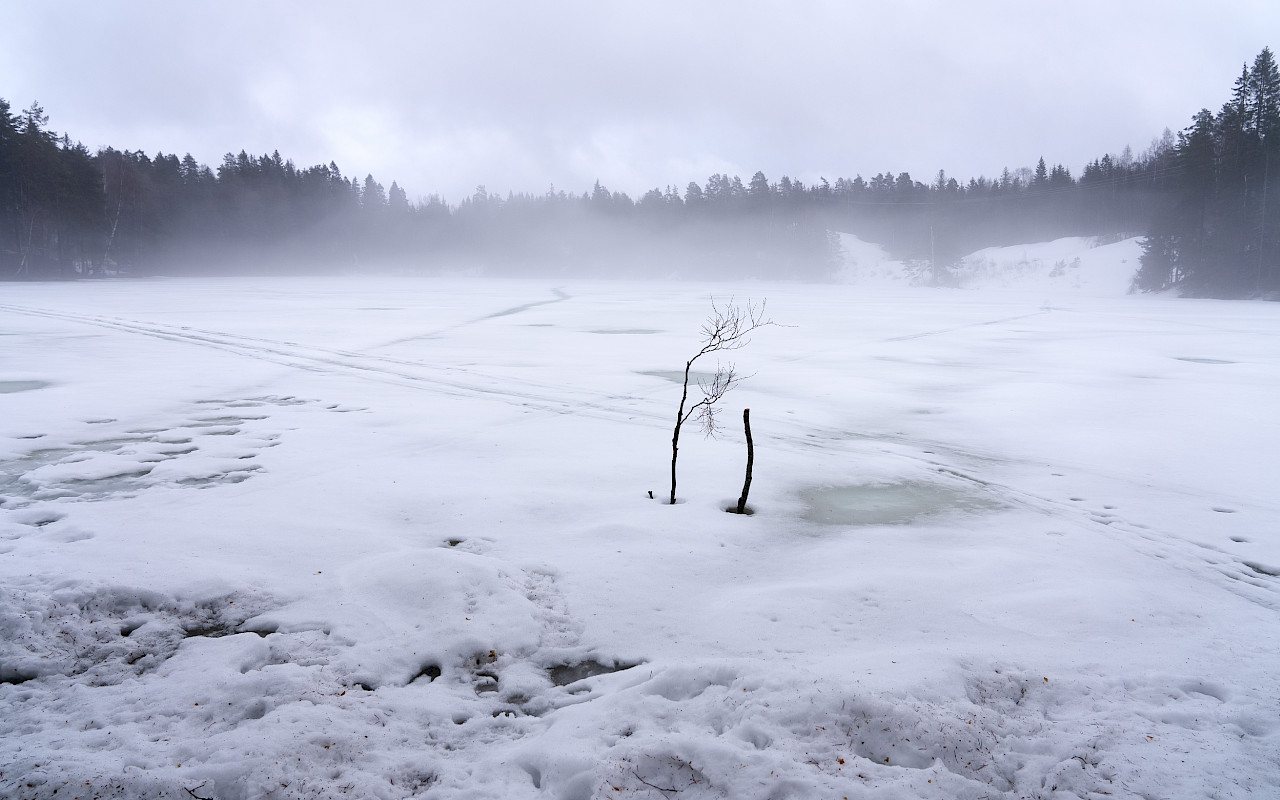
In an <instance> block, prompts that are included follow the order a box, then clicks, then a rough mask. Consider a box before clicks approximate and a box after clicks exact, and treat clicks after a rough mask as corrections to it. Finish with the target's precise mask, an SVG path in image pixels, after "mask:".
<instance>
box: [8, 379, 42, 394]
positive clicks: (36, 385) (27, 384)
mask: <svg viewBox="0 0 1280 800" xmlns="http://www.w3.org/2000/svg"><path fill="white" fill-rule="evenodd" d="M48 385H49V382H48V381H0V394H14V393H15V392H30V391H34V390H36V389H43V388H45V387H46V386H48Z"/></svg>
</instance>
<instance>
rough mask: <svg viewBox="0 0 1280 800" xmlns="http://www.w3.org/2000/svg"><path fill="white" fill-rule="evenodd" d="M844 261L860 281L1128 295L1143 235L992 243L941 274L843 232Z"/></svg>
mask: <svg viewBox="0 0 1280 800" xmlns="http://www.w3.org/2000/svg"><path fill="white" fill-rule="evenodd" d="M838 236H839V243H840V247H841V250H842V251H843V261H844V266H843V267H842V269H841V271H840V275H839V280H840V281H841V282H842V283H851V284H857V285H860V286H893V285H897V286H906V285H921V284H929V283H938V284H942V285H946V286H954V287H960V288H965V289H1017V290H1023V291H1035V292H1040V293H1042V294H1043V295H1045V296H1046V297H1057V296H1060V295H1067V296H1089V297H1116V296H1119V295H1122V294H1126V293H1127V292H1128V291H1129V287H1130V286H1131V285H1132V283H1133V277H1134V274H1135V273H1136V272H1137V270H1138V266H1139V264H1138V257H1139V256H1140V255H1141V254H1142V249H1141V247H1140V246H1139V242H1140V241H1141V237H1133V238H1129V239H1122V240H1120V241H1116V242H1107V243H1102V242H1100V241H1099V240H1098V239H1097V238H1096V237H1091V236H1075V237H1068V238H1065V239H1055V240H1054V241H1051V242H1039V243H1031V244H1021V245H1013V246H1008V247H988V248H984V249H982V250H979V251H977V252H975V253H970V254H969V255H967V256H965V257H964V258H962V259H960V261H959V263H957V264H951V265H945V267H944V274H943V275H942V276H940V277H939V276H934V275H932V274H931V273H929V272H928V270H927V266H928V265H926V264H914V265H913V264H907V263H903V262H902V261H898V260H895V259H893V258H892V257H890V256H889V254H888V253H887V252H885V250H884V249H883V248H882V247H880V246H879V245H876V244H871V243H869V242H864V241H862V240H861V239H859V238H858V237H856V236H854V235H852V234H848V233H841V234H838Z"/></svg>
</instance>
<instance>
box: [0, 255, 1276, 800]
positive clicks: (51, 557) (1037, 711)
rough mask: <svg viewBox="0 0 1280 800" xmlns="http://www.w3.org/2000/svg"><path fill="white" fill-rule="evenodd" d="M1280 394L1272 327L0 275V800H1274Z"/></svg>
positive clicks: (890, 290) (1042, 309)
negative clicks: (739, 337)
mask: <svg viewBox="0 0 1280 800" xmlns="http://www.w3.org/2000/svg"><path fill="white" fill-rule="evenodd" d="M868 269H869V268H868ZM713 296H714V297H716V298H719V299H724V298H727V297H730V296H736V297H737V298H738V299H739V300H745V299H747V298H752V299H754V300H757V301H759V300H762V299H765V298H767V300H768V313H769V316H771V317H772V318H773V319H774V320H776V321H777V322H778V323H780V325H779V326H777V327H769V328H765V329H762V330H760V331H759V332H758V333H757V334H756V335H755V337H754V341H753V342H752V343H751V344H750V345H749V346H748V347H746V348H745V349H743V350H741V351H739V352H737V353H735V354H732V355H733V360H734V361H735V363H736V364H737V367H738V369H739V371H740V372H742V373H744V374H748V375H750V376H751V377H749V379H747V380H746V381H744V383H743V384H742V385H741V387H740V388H738V389H737V390H735V391H734V392H732V393H731V394H729V396H728V397H727V401H726V406H725V408H726V410H725V414H724V416H723V417H722V420H724V421H725V422H726V423H727V424H726V433H725V435H723V436H722V437H721V438H719V439H715V440H706V439H703V438H702V437H701V436H700V435H698V433H697V431H696V428H694V427H693V426H689V427H688V428H686V431H685V433H684V435H683V437H682V439H681V449H680V463H679V469H680V484H679V496H680V499H681V501H682V502H680V503H678V504H677V505H675V506H669V505H665V504H663V503H662V502H660V500H651V499H650V497H649V492H653V494H654V495H655V496H656V497H658V498H661V497H662V496H663V495H664V494H665V492H666V489H667V481H668V470H669V465H670V444H671V442H670V439H671V425H672V423H673V421H674V415H675V411H676V405H677V403H678V402H679V393H680V388H679V385H678V383H675V382H673V378H674V377H675V374H676V373H678V372H681V371H682V370H683V368H684V362H685V360H686V359H687V358H688V357H689V356H691V355H692V354H693V353H694V352H696V350H697V348H698V346H699V341H698V329H699V326H700V325H701V323H702V321H703V320H704V318H705V317H706V315H707V313H708V312H709V311H710V303H711V298H712V297H713ZM714 367H715V363H714V360H712V361H711V362H710V363H706V362H699V363H698V365H697V367H696V369H697V370H699V371H701V372H702V373H703V374H706V373H709V372H711V371H713V370H714ZM1277 398H1280V304H1276V303H1260V302H1217V301H1193V300H1176V299H1169V298H1157V297H1126V296H1114V297H1090V296H1087V295H1084V294H1079V293H1076V294H1072V293H1063V294H1055V293H1050V292H1048V291H1047V290H1046V291H1041V290H1039V289H1036V290H1027V289H1022V290H1008V291H984V292H979V291H959V290H927V289H907V288H900V287H895V286H877V287H874V288H868V287H865V286H863V287H859V286H830V285H821V286H819V285H800V284H768V283H750V284H745V285H741V284H740V285H731V284H723V285H712V284H677V283H664V284H652V283H650V284H641V283H634V284H625V283H593V282H585V281H566V282H563V283H551V282H545V281H541V282H532V281H505V282H499V281H488V280H480V279H474V280H472V279H411V278H324V279H265V278H264V279H227V280H195V279H191V280H150V281H120V282H102V283H73V284H0V501H2V504H0V634H2V638H0V681H3V683H0V765H3V766H0V794H3V795H4V796H14V797H54V796H56V797H58V798H62V797H71V796H76V795H77V792H81V794H80V795H79V796H86V794H87V796H98V797H115V796H119V797H152V796H155V797H160V796H164V797H188V796H197V797H202V798H212V797H219V798H260V797H272V798H285V797H299V798H300V797H329V796H338V795H342V794H343V793H345V794H347V795H349V796H353V797H377V798H401V797H412V796H421V797H442V798H443V797H449V798H455V797H503V798H517V797H554V798H589V797H618V796H626V797H632V796H639V797H653V798H657V797H666V798H673V797H680V798H685V800H688V798H783V797H795V798H807V797H815V798H817V797H824V798H825V797H851V798H852V797H904V798H910V797H922V798H982V797H993V798H995V797H999V798H1006V797H1007V798H1021V797H1043V798H1070V797H1080V798H1084V797H1102V796H1111V797H1140V796H1141V797H1210V796H1212V797H1221V798H1230V797H1268V796H1275V795H1277V794H1280V756H1278V755H1277V754H1278V753H1280V671H1278V670H1277V669H1276V667H1277V665H1278V664H1280V638H1278V636H1277V634H1278V633H1280V492H1278V491H1277V486H1278V485H1280V484H1278V483H1277V467H1276V458H1277V453H1280V415H1277V413H1276V407H1277ZM746 407H749V408H750V409H751V418H752V428H753V433H754V435H755V475H754V482H753V484H752V489H751V503H750V505H751V506H752V507H753V508H754V510H755V514H754V515H753V516H738V515H734V514H726V513H724V511H723V509H724V508H726V507H727V506H728V505H730V504H732V503H733V502H734V501H736V498H737V496H738V492H739V490H740V488H741V485H742V477H743V472H742V471H743V464H744V461H745V446H744V442H743V437H742V432H741V429H740V419H741V411H742V409H743V408H746ZM55 791H57V794H56V795H55V794H54V792H55Z"/></svg>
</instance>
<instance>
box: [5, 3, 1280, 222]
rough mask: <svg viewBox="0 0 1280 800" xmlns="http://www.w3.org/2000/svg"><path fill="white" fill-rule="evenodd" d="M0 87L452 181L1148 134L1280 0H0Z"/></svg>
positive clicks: (884, 165) (74, 113)
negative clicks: (1209, 0)
mask: <svg viewBox="0 0 1280 800" xmlns="http://www.w3.org/2000/svg"><path fill="white" fill-rule="evenodd" d="M0 31H3V32H4V33H3V42H4V44H3V46H0V97H3V98H5V99H6V100H8V101H9V102H10V104H11V105H12V106H13V107H14V110H15V111H16V110H18V109H20V108H25V107H27V106H28V105H30V103H31V102H32V101H33V100H38V101H39V102H40V103H41V104H42V105H43V106H44V108H45V111H46V112H47V113H48V114H49V116H50V127H52V128H53V129H54V130H56V131H58V132H60V133H61V132H66V133H69V134H70V135H71V136H72V138H74V139H79V140H80V141H83V142H84V143H85V144H86V145H88V146H89V147H90V148H92V149H96V148H98V147H101V146H106V145H111V146H114V147H117V148H123V149H129V150H138V149H141V150H145V151H146V152H147V153H148V154H152V155H154V153H155V152H156V151H158V150H159V151H164V152H165V153H177V154H178V155H182V154H184V153H187V152H190V153H191V154H192V155H194V156H195V157H196V158H197V160H199V161H201V162H204V163H207V164H209V165H210V166H213V167H216V166H217V164H218V162H220V161H221V158H222V155H223V154H224V153H227V152H239V151H240V150H242V149H244V150H248V151H249V152H250V153H253V154H263V153H269V152H271V151H272V150H277V149H278V150H279V151H280V153H281V155H282V156H284V157H286V158H291V159H293V161H294V162H295V163H296V164H297V165H299V166H310V165H312V164H317V163H328V162H329V161H330V160H333V161H336V162H337V164H338V166H339V167H340V168H341V169H342V170H343V172H344V173H345V174H346V175H348V176H353V177H358V178H363V177H364V175H365V174H367V173H373V175H374V176H375V177H376V178H377V179H378V180H379V181H381V182H382V183H383V184H384V185H387V186H389V185H390V184H391V182H392V180H395V181H397V182H399V183H400V185H401V186H402V187H403V188H404V189H405V190H406V191H407V192H408V194H409V197H410V198H411V199H416V198H420V197H423V196H426V195H429V194H439V195H441V196H442V197H444V198H445V199H446V200H449V201H450V202H456V201H457V200H459V199H461V198H462V197H463V196H466V195H469V194H471V193H472V192H473V191H474V189H475V187H476V186H477V185H479V184H483V185H485V186H486V187H487V188H488V190H489V191H491V192H498V193H501V194H505V193H506V192H507V191H511V190H514V191H527V192H534V193H540V192H543V191H546V190H547V188H548V187H550V186H551V185H553V184H554V185H555V187H556V188H557V189H565V190H568V191H572V192H582V191H587V190H589V189H590V188H591V186H592V184H593V183H594V182H595V181H596V180H597V179H598V180H599V181H600V182H601V183H603V184H604V185H605V186H607V187H608V188H610V189H613V190H615V191H626V192H628V193H630V194H632V195H633V196H636V197H638V196H639V195H640V194H642V193H643V192H644V191H645V190H646V189H648V188H652V187H654V186H665V185H666V184H674V185H676V186H678V187H680V188H681V189H683V187H684V186H685V185H686V184H687V183H688V182H689V181H691V180H694V181H698V182H699V183H702V182H705V180H706V178H707V177H708V176H709V175H711V174H712V173H715V172H723V173H727V174H730V175H734V174H736V175H740V176H741V177H742V178H743V180H744V181H745V180H747V179H749V178H750V176H751V175H752V174H753V173H754V172H755V171H756V170H763V171H764V173H765V174H766V175H767V176H768V177H769V178H770V179H771V180H776V179H778V178H779V177H781V176H782V175H784V174H787V175H791V176H792V177H798V178H801V179H802V180H805V181H806V182H812V181H814V180H816V179H817V178H818V177H819V176H825V177H827V178H829V179H832V180H834V179H835V178H837V177H852V176H854V175H855V174H861V175H863V176H864V177H870V176H872V175H874V174H876V173H878V172H885V171H891V172H893V173H895V174H896V173H899V172H902V171H908V172H910V173H911V174H912V176H913V177H915V178H916V179H917V180H926V181H927V180H930V179H932V177H933V176H934V175H936V173H937V171H938V170H939V169H945V170H946V171H947V174H948V175H951V176H953V177H957V178H960V179H962V180H964V179H967V178H968V177H971V176H976V175H987V176H995V175H998V174H999V172H1000V170H1001V168H1002V167H1004V166H1009V167H1010V168H1017V167H1020V166H1030V165H1033V164H1034V163H1035V161H1036V159H1037V158H1039V157H1040V156H1041V155H1043V156H1044V157H1045V159H1046V161H1048V162H1049V163H1050V164H1051V165H1052V164H1054V163H1059V162H1060V163H1062V164H1065V165H1066V166H1067V167H1069V168H1070V169H1071V171H1072V173H1073V174H1079V171H1080V168H1081V167H1082V166H1083V165H1084V164H1085V163H1086V162H1088V161H1090V160H1092V159H1094V158H1096V157H1098V156H1101V155H1103V154H1104V153H1107V152H1119V151H1120V150H1122V149H1123V148H1124V146H1125V145H1126V144H1128V145H1132V147H1133V149H1134V150H1135V151H1136V152H1141V151H1142V150H1144V149H1145V148H1146V147H1147V146H1148V145H1149V144H1150V142H1151V139H1152V137H1154V136H1157V135H1159V134H1160V133H1161V131H1162V130H1163V129H1164V128H1165V127H1170V128H1173V129H1174V130H1178V129H1180V128H1182V127H1184V126H1186V125H1187V124H1188V123H1189V121H1190V118H1191V116H1192V114H1194V113H1195V112H1196V111H1198V110H1199V109H1200V108H1202V107H1208V108H1211V109H1213V110H1214V111H1216V110H1217V109H1218V108H1220V107H1221V105H1222V103H1223V102H1224V101H1225V100H1226V99H1227V97H1228V95H1229V93H1230V89H1231V85H1232V82H1233V81H1234V80H1235V78H1236V77H1237V76H1238V75H1239V73H1240V67H1241V64H1242V63H1243V62H1246V61H1248V62H1250V63H1252V60H1253V58H1254V56H1255V55H1257V53H1258V51H1260V50H1261V49H1262V48H1263V47H1264V46H1271V47H1272V48H1277V47H1280V2H1277V0H1241V1H1236V0H1218V2H1191V1H1187V0H1162V1H1161V2H1152V1H1151V0H1106V1H1103V0H1099V1H1098V2H1093V1H1092V0H1087V1H1081V2H1077V1H1075V0H1059V1H1058V2H1037V0H1017V1H1016V2H1015V1H1013V0H1010V1H1009V2H984V1H983V0H969V1H968V2H961V0H875V1H874V2H871V1H870V0H868V1H867V2H861V1H856V0H846V1H845V2H836V1H835V0H831V1H829V2H826V1H822V0H787V1H786V2H750V1H749V0H738V1H737V2H732V1H730V0H723V1H720V0H717V1H715V2H698V0H643V1H640V0H635V1H632V0H626V1H621V0H619V1H613V0H582V1H581V2H566V1H563V0H539V1H538V2H530V1H529V0H507V2H485V1H484V0H449V2H434V1H432V0H403V1H401V2H393V1H386V2H377V1H376V0H364V2H360V3H356V2H327V1H326V2H317V1H316V0H307V1H306V2H302V0H299V1H298V2H272V1H271V0H258V1H257V2H235V1H233V0H217V1H216V2H208V1H207V0H182V1H181V2H174V1H173V0H164V1H163V2H127V1H121V2H107V1H106V0H63V1H62V2H56V3H54V2H43V1H42V0H40V1H36V0H32V1H31V2H22V1H21V0H12V2H11V1H10V0H0Z"/></svg>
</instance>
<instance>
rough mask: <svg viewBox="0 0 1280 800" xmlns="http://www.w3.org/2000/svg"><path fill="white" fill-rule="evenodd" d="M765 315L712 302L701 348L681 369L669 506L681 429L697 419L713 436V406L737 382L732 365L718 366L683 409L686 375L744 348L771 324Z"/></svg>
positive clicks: (715, 409) (759, 310) (749, 306)
mask: <svg viewBox="0 0 1280 800" xmlns="http://www.w3.org/2000/svg"><path fill="white" fill-rule="evenodd" d="M764 311H765V303H761V304H760V306H759V307H758V308H757V307H756V306H755V305H753V304H752V303H751V301H749V300H748V301H747V306H746V308H743V307H741V306H739V305H738V304H737V303H735V302H734V301H733V299H732V298H730V299H729V302H727V303H726V304H725V305H724V306H720V305H718V304H717V303H716V301H715V300H714V299H713V300H712V301H711V315H710V316H708V317H707V321H706V322H704V323H703V324H702V331H701V333H702V347H701V348H700V349H699V350H698V352H697V353H695V354H694V356H693V358H690V359H689V360H688V361H686V362H685V365H684V389H683V391H682V393H681V395H680V408H679V410H677V411H676V427H675V430H674V431H673V432H672V433H671V497H670V503H671V504H672V505H675V502H676V458H677V457H678V456H679V454H680V429H681V428H683V427H684V424H685V423H686V422H688V421H689V419H690V418H692V417H694V416H697V418H698V421H699V422H701V423H702V431H703V433H704V434H705V435H707V436H714V435H715V434H716V431H717V425H716V415H717V414H718V413H719V411H720V409H719V408H718V407H717V405H716V404H717V403H719V402H720V399H721V398H723V397H724V396H725V394H726V393H727V392H728V391H729V390H730V389H732V388H733V387H734V386H737V385H738V381H739V380H740V378H739V376H738V374H737V372H736V371H735V369H734V366H733V364H731V363H730V364H717V365H716V371H715V374H714V375H713V376H712V378H711V380H710V381H699V382H698V388H700V389H701V390H702V399H701V400H699V401H698V402H696V403H694V404H693V405H692V406H689V407H688V408H687V409H686V406H688V401H689V373H690V372H691V371H692V370H693V364H694V362H695V361H697V360H698V359H700V358H702V357H703V356H705V355H708V354H710V353H719V352H725V351H729V350H739V349H741V348H743V347H746V346H747V344H749V343H750V341H751V339H750V334H751V332H752V331H754V330H756V329H757V328H762V327H764V326H766V325H773V324H774V322H773V320H771V319H766V318H765V316H764Z"/></svg>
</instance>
